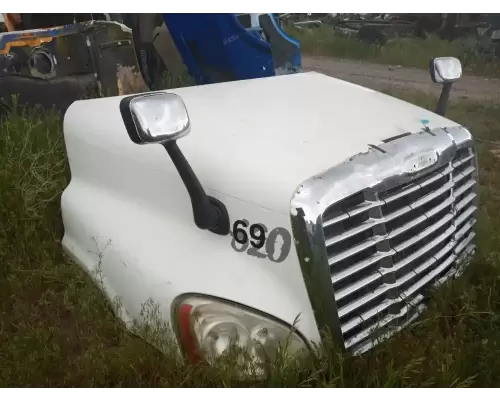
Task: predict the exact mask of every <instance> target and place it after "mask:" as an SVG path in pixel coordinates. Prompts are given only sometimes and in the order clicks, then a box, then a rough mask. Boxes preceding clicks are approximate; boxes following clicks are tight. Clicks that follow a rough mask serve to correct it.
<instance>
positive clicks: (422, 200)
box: [323, 147, 477, 352]
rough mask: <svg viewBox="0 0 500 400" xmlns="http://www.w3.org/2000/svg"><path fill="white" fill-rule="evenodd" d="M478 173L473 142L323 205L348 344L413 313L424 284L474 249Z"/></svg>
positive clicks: (366, 340)
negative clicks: (401, 179)
mask: <svg viewBox="0 0 500 400" xmlns="http://www.w3.org/2000/svg"><path fill="white" fill-rule="evenodd" d="M476 174H477V171H476V159H475V154H474V152H473V148H472V147H466V148H462V149H460V150H459V151H457V153H456V155H455V157H454V158H453V159H452V160H451V161H450V162H448V163H446V164H445V165H443V166H442V167H440V168H438V169H437V170H435V171H432V172H430V173H428V174H426V175H423V176H421V177H419V178H418V179H415V180H413V181H410V182H409V183H408V184H404V185H400V186H397V185H396V186H395V187H393V188H391V189H389V190H385V191H377V192H374V191H373V190H370V189H364V190H361V191H359V192H357V193H355V194H354V195H352V196H350V197H349V198H348V199H346V205H345V206H344V205H343V204H342V202H343V200H341V201H340V202H339V203H337V204H335V205H334V206H332V207H331V208H327V209H326V210H325V212H324V213H323V217H324V222H323V231H324V238H325V249H326V253H327V259H328V264H329V266H330V271H331V281H332V288H333V296H334V300H335V302H336V307H337V313H338V318H339V323H340V331H341V334H342V338H343V341H344V346H345V348H346V349H352V350H353V351H354V352H362V351H365V350H366V349H368V348H370V347H372V346H373V345H374V344H376V343H378V342H379V341H380V340H382V339H383V338H385V337H386V336H387V335H390V334H392V333H394V332H397V331H398V330H400V329H401V328H402V327H404V326H406V325H407V324H408V323H409V321H412V320H414V319H415V318H416V317H417V316H418V315H419V314H420V313H421V312H422V311H423V310H424V309H425V299H426V298H427V297H428V292H429V289H431V288H434V287H435V286H437V285H438V284H441V283H444V282H445V281H446V280H447V279H449V278H451V277H452V276H454V275H455V273H456V272H457V270H456V268H455V266H456V265H457V263H458V261H460V260H461V259H462V258H463V257H465V256H466V255H468V254H470V253H472V252H473V251H474V245H473V239H474V237H475V232H474V231H473V228H474V225H475V224H476V218H475V216H476V213H477V205H476V201H477V193H476V187H477V181H476ZM333 209H335V210H336V211H332V210H333ZM338 210H340V211H338ZM387 327H390V328H389V329H385V328H387ZM380 329H382V330H380Z"/></svg>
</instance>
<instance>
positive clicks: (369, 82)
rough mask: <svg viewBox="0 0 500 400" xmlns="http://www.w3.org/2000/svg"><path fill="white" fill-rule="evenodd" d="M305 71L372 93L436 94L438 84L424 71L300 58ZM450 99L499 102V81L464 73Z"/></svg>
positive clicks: (321, 58)
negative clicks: (391, 90)
mask: <svg viewBox="0 0 500 400" xmlns="http://www.w3.org/2000/svg"><path fill="white" fill-rule="evenodd" d="M302 66H303V68H304V70H305V71H317V72H321V73H323V74H325V75H329V76H333V77H335V78H339V79H343V80H346V81H349V82H353V83H356V84H358V85H361V86H365V87H368V88H370V89H375V90H383V89H386V88H389V87H392V88H399V89H404V88H409V89H416V90H420V91H424V92H432V93H435V94H436V96H438V95H439V92H440V90H441V87H440V85H437V84H434V83H433V82H432V81H431V78H430V75H429V73H428V71H425V70H422V69H418V68H403V67H401V66H398V65H383V64H374V63H368V62H362V61H352V60H341V59H336V58H329V57H311V56H303V57H302ZM451 98H452V99H453V98H455V99H459V98H462V99H471V100H484V99H488V100H499V99H500V79H494V78H485V77H479V76H473V75H468V74H467V71H464V72H463V74H462V78H461V79H460V81H458V82H457V83H455V85H454V86H453V89H452V91H451Z"/></svg>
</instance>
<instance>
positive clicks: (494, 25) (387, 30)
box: [279, 14, 500, 54]
mask: <svg viewBox="0 0 500 400" xmlns="http://www.w3.org/2000/svg"><path fill="white" fill-rule="evenodd" d="M279 18H280V21H281V23H282V24H283V25H288V26H290V25H291V26H294V27H295V28H299V29H303V28H314V27H319V26H323V27H325V26H326V27H331V28H332V29H334V30H335V31H336V32H338V33H339V34H341V35H345V36H353V37H356V38H358V39H360V40H363V41H365V42H368V43H373V44H379V45H383V44H385V43H386V42H387V40H388V39H390V38H391V37H396V36H397V37H401V36H413V37H420V38H427V37H429V36H430V35H434V36H438V37H439V38H441V39H444V40H454V39H458V38H461V37H466V36H469V37H470V36H474V37H475V38H476V40H477V43H478V47H479V49H480V50H481V51H484V52H492V53H494V54H495V53H498V50H499V46H498V44H499V40H500V14H280V16H279Z"/></svg>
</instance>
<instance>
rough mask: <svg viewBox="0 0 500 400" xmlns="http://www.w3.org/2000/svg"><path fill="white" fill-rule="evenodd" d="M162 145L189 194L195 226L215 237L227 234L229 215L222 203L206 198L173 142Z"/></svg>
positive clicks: (212, 198) (209, 197)
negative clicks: (211, 233)
mask: <svg viewBox="0 0 500 400" xmlns="http://www.w3.org/2000/svg"><path fill="white" fill-rule="evenodd" d="M162 145H163V147H164V148H165V150H166V151H167V153H168V155H169V156H170V158H171V159H172V162H173V163H174V165H175V168H177V172H179V175H180V177H181V179H182V182H184V186H186V189H187V191H188V193H189V197H190V198H191V205H192V207H193V216H194V222H195V224H196V226H197V227H198V228H200V229H208V230H209V231H210V232H213V233H215V234H217V235H227V234H229V230H230V222H229V214H228V212H227V209H226V206H225V205H224V203H222V202H221V201H220V200H218V199H216V198H215V197H212V196H207V194H206V193H205V191H204V190H203V187H202V186H201V183H200V181H199V180H198V177H197V176H196V174H195V173H194V171H193V169H192V168H191V166H190V165H189V163H188V161H187V160H186V157H184V154H183V153H182V151H181V150H180V149H179V146H177V142H176V141H175V140H173V141H169V142H163V143H162Z"/></svg>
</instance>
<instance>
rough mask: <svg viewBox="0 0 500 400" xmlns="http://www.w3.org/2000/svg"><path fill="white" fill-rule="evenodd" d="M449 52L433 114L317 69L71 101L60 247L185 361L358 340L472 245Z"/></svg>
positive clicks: (383, 324) (391, 321)
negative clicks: (170, 338)
mask: <svg viewBox="0 0 500 400" xmlns="http://www.w3.org/2000/svg"><path fill="white" fill-rule="evenodd" d="M457 63H458V60H455V59H447V58H442V59H436V60H434V63H433V64H432V65H431V70H432V77H433V79H434V81H435V82H440V83H442V84H443V85H444V86H443V95H442V98H441V99H440V106H438V112H437V113H434V112H431V111H428V110H425V109H422V108H419V107H417V106H415V105H412V104H409V103H407V102H404V101H401V100H398V99H396V98H393V97H390V96H387V95H385V94H382V93H379V92H376V91H373V90H370V89H366V88H364V87H361V86H357V85H354V84H351V83H348V82H345V81H341V80H338V79H335V78H332V77H328V76H325V75H322V74H319V73H314V72H309V73H299V74H293V75H285V76H277V77H271V78H262V79H255V80H245V81H237V82H230V83H219V84H212V85H205V86H196V87H187V88H180V89H172V90H165V91H158V92H148V93H142V94H138V95H133V96H121V97H109V98H100V99H92V100H84V101H77V102H75V103H73V104H72V105H71V106H70V108H69V109H68V111H67V112H66V114H65V118H64V139H65V144H66V149H67V155H68V159H69V165H70V169H71V180H70V183H69V185H68V186H67V188H66V189H65V190H64V192H63V194H62V200H61V208H62V216H63V221H64V228H65V234H64V238H63V241H62V243H63V247H64V249H65V250H66V251H67V252H68V253H69V254H70V255H71V256H72V257H73V259H74V260H76V261H77V262H78V264H79V265H81V266H82V267H83V268H84V269H85V270H87V271H88V272H89V273H90V272H91V271H92V270H93V269H94V268H95V267H96V265H99V267H100V269H101V271H102V285H103V286H102V288H103V290H104V293H105V294H106V295H107V296H108V297H109V298H111V299H113V298H115V297H118V298H119V299H120V303H121V308H122V313H121V314H120V318H121V319H122V320H123V321H125V322H126V323H131V321H133V320H134V318H137V317H138V315H139V313H140V310H141V306H142V305H143V304H144V303H145V302H147V301H148V300H150V299H153V300H154V301H155V302H156V303H157V304H158V305H159V310H160V311H161V315H162V316H163V318H164V319H165V321H166V322H167V323H169V324H170V325H171V326H172V328H173V329H174V331H175V332H176V338H177V341H178V345H179V348H180V349H182V351H183V353H184V354H186V355H187V356H188V357H189V358H191V359H192V360H195V359H199V358H204V357H208V356H207V354H212V355H218V354H222V353H223V352H224V351H225V349H227V346H228V345H229V344H230V342H231V340H233V339H238V343H239V344H240V345H241V346H243V347H244V348H245V349H247V350H249V351H250V352H251V354H253V355H254V356H255V357H257V358H259V357H260V356H261V354H262V353H261V350H262V349H263V348H264V349H268V350H273V349H275V348H277V347H278V346H279V344H280V343H282V342H283V341H284V340H285V339H287V338H288V339H290V340H289V343H290V346H291V348H292V349H295V350H300V349H308V348H310V346H311V345H312V344H313V343H316V344H320V343H321V340H322V337H323V333H324V332H329V333H331V334H333V336H334V338H335V339H336V340H337V343H338V345H339V346H340V347H341V348H343V349H345V350H348V351H352V352H355V353H362V352H363V351H365V350H367V349H369V348H370V347H372V346H373V345H375V344H376V343H377V342H378V341H380V340H382V339H383V338H385V337H386V336H387V335H390V334H392V333H393V332H396V331H398V330H400V329H401V328H403V327H404V326H405V325H406V324H408V322H409V321H412V320H413V319H415V318H416V317H417V316H418V315H419V314H420V313H421V311H422V310H423V309H424V308H425V305H426V301H427V299H428V296H429V293H430V292H431V290H430V289H432V288H433V287H435V286H437V285H438V284H440V283H442V282H444V281H446V280H447V279H449V278H452V277H454V276H455V275H456V274H457V273H458V272H459V271H460V268H459V267H460V265H461V262H462V260H464V259H465V258H466V257H467V256H468V255H471V254H472V253H473V252H474V240H473V239H474V236H475V231H474V225H475V222H476V216H475V215H476V210H477V205H476V198H477V194H476V191H477V181H476V179H477V178H476V173H477V165H476V157H475V152H474V146H473V141H472V136H471V134H470V133H469V131H468V130H467V129H466V128H464V127H463V126H460V125H459V124H457V123H455V122H453V121H450V120H449V119H446V118H445V117H443V116H442V115H439V114H444V106H445V103H446V97H447V95H448V93H449V89H450V86H451V83H452V82H453V81H454V80H456V79H457V78H458V77H459V76H460V74H461V68H460V64H459V63H458V65H457ZM443 104H444V105H443ZM439 107H441V108H439ZM188 132H189V135H187V133H188ZM292 326H293V327H294V330H293V332H291V328H292ZM374 328H378V329H376V330H374ZM262 346H263V347H262Z"/></svg>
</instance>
